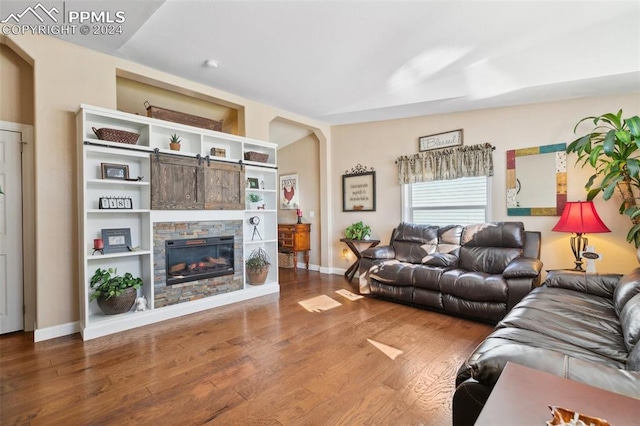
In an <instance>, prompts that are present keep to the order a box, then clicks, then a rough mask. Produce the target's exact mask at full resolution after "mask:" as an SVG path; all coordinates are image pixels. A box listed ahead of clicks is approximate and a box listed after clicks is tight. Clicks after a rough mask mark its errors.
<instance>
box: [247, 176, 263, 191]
mask: <svg viewBox="0 0 640 426" xmlns="http://www.w3.org/2000/svg"><path fill="white" fill-rule="evenodd" d="M247 188H251V189H260V184H259V183H258V178H247Z"/></svg>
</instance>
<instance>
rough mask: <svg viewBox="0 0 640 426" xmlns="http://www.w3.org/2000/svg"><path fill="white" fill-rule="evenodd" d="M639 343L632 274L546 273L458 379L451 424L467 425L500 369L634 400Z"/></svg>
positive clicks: (639, 307)
mask: <svg viewBox="0 0 640 426" xmlns="http://www.w3.org/2000/svg"><path fill="white" fill-rule="evenodd" d="M639 339H640V269H636V270H634V271H633V272H631V273H630V274H628V275H625V276H624V277H622V278H621V276H620V275H615V274H610V275H596V274H585V273H584V272H577V271H575V272H574V271H552V272H550V273H549V275H548V276H547V279H546V280H545V283H544V285H543V286H542V287H539V288H537V289H535V290H533V291H532V292H531V293H529V294H528V295H527V296H525V297H524V298H523V299H522V301H521V302H520V303H518V304H517V305H516V306H515V307H514V308H513V309H512V310H511V312H509V314H508V315H507V316H506V317H505V318H504V319H503V320H502V321H500V322H499V323H498V325H497V326H496V328H495V330H494V332H493V333H492V334H490V335H489V336H488V337H487V338H486V339H485V340H484V341H483V342H482V343H481V344H480V345H479V346H478V347H477V348H476V349H475V351H474V352H473V353H472V354H471V355H470V356H469V358H468V359H467V361H466V362H465V363H464V364H463V365H462V367H461V368H460V370H459V371H458V375H457V378H456V391H455V394H454V397H453V424H454V425H455V426H465V425H472V424H474V422H475V421H476V419H477V417H478V415H479V414H480V411H481V410H482V407H483V406H484V404H485V402H486V401H487V398H488V397H489V394H490V393H491V390H492V388H493V386H494V385H495V383H496V381H497V380H498V378H499V377H500V373H501V372H502V370H503V368H504V366H505V365H506V363H507V361H511V362H515V363H517V364H521V365H525V366H527V367H531V368H535V369H538V370H542V371H546V372H548V373H551V374H555V375H558V376H562V377H566V378H568V379H571V380H576V381H578V382H582V383H586V384H588V385H591V386H595V387H599V388H603V389H606V390H608V391H611V392H615V393H620V394H623V395H626V396H629V397H633V398H638V399H640V343H639ZM638 404H640V401H638ZM549 405H554V401H549Z"/></svg>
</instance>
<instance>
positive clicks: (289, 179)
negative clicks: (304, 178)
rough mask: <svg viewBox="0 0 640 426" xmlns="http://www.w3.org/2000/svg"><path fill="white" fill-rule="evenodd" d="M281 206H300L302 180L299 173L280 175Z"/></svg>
mask: <svg viewBox="0 0 640 426" xmlns="http://www.w3.org/2000/svg"><path fill="white" fill-rule="evenodd" d="M280 208H281V209H285V210H292V209H299V208H300V180H299V179H298V174H297V173H296V174H290V175H280Z"/></svg>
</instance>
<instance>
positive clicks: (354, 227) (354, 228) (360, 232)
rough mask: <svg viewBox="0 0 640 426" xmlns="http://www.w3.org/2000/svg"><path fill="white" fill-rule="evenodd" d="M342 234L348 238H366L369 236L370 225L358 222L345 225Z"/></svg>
mask: <svg viewBox="0 0 640 426" xmlns="http://www.w3.org/2000/svg"><path fill="white" fill-rule="evenodd" d="M344 236H345V237H347V238H348V239H350V240H368V239H369V237H370V236H371V227H370V226H369V225H365V224H363V223H362V221H360V222H356V223H352V224H351V225H349V226H347V229H345V231H344Z"/></svg>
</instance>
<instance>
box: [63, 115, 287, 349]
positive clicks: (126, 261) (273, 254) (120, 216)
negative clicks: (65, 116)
mask: <svg viewBox="0 0 640 426" xmlns="http://www.w3.org/2000/svg"><path fill="white" fill-rule="evenodd" d="M76 123H77V134H78V156H77V158H78V185H79V188H78V204H79V213H78V217H79V230H78V236H79V245H78V247H79V249H80V254H79V257H80V262H79V264H80V279H81V282H80V327H81V333H82V336H83V338H84V339H85V340H87V339H92V338H95V337H100V336H105V335H108V334H112V333H117V332H121V331H124V330H128V329H131V328H135V327H139V326H143V325H147V324H151V323H155V322H158V321H164V320H167V319H171V318H175V317H178V316H182V315H186V314H190V313H194V312H198V311H202V310H206V309H211V308H215V307H218V306H222V305H226V304H229V303H234V302H238V301H242V300H247V299H250V298H254V297H259V296H263V295H267V294H272V293H278V292H279V291H280V287H279V284H278V268H277V259H278V241H277V170H276V164H277V158H276V153H277V146H276V145H275V144H273V143H269V142H264V141H259V140H255V139H250V138H245V137H240V136H235V135H230V134H226V133H221V132H215V131H209V130H205V129H200V128H196V127H191V126H186V125H182V124H177V123H170V122H167V121H162V120H157V119H153V118H148V117H143V116H139V115H134V114H127V113H123V112H120V111H113V110H108V109H104V108H98V107H93V106H88V105H81V106H80V108H79V109H78V112H77V114H76ZM94 127H95V128H105V127H106V128H111V129H119V130H126V131H130V132H135V133H138V134H139V135H140V137H139V139H138V142H137V143H136V144H135V145H132V144H124V143H118V142H110V141H104V140H100V139H98V138H97V137H96V135H95V133H94V132H93V130H92V128H94ZM174 133H176V134H178V135H179V136H180V137H181V139H182V143H181V150H180V151H171V150H170V149H169V136H170V135H172V134H174ZM212 148H218V149H223V150H224V152H225V156H224V157H214V156H211V149H212ZM247 151H254V152H260V153H264V154H268V155H269V158H268V160H267V162H265V163H262V162H254V161H246V160H244V159H243V158H244V153H245V152H247ZM154 152H161V153H165V154H173V155H180V156H187V157H196V156H198V155H200V156H201V157H206V156H208V155H209V156H210V158H211V159H212V160H214V161H223V162H231V163H236V164H239V163H241V164H243V166H244V168H245V177H246V178H247V179H249V178H251V179H252V182H256V181H257V182H258V187H257V188H255V187H253V188H249V187H247V188H245V193H246V197H247V198H248V196H249V194H251V193H255V194H259V195H260V196H261V198H262V201H261V202H260V208H256V209H251V208H250V207H251V206H250V204H249V202H248V201H247V204H246V209H245V210H204V211H202V210H198V211H184V210H180V211H168V210H151V185H150V177H151V170H150V158H151V155H154ZM103 163H109V164H118V165H127V166H128V168H129V176H130V177H138V176H141V177H142V180H141V181H123V180H114V179H102V173H101V170H102V169H101V165H102V164H103ZM247 182H248V180H247ZM247 185H248V183H247ZM100 197H126V198H130V199H131V200H132V208H131V209H100V208H99V205H98V203H99V199H100ZM253 216H257V217H258V218H259V219H260V223H259V225H258V226H257V232H258V233H259V234H260V237H259V238H258V237H254V238H252V237H253V236H254V232H253V231H254V225H252V224H250V223H249V218H251V217H253ZM190 220H193V221H204V220H241V221H242V223H243V224H244V225H243V226H244V229H243V256H244V258H246V256H248V255H249V254H250V253H251V251H253V250H254V249H256V248H258V247H261V248H263V249H264V250H266V251H267V253H268V254H269V256H270V258H271V260H272V267H271V268H270V271H269V276H268V278H267V282H266V283H265V284H263V285H260V286H252V285H250V284H248V283H246V282H245V283H244V286H243V288H242V289H241V290H238V291H233V292H230V293H222V294H218V295H214V296H210V297H206V298H203V299H198V300H194V301H190V302H185V303H180V304H176V305H171V306H166V307H162V308H156V307H154V306H153V301H154V285H153V282H154V275H153V274H154V268H153V265H154V259H153V257H154V255H153V224H154V223H155V222H167V221H176V222H177V221H190ZM110 228H128V229H130V230H131V245H132V246H133V247H136V249H137V250H136V251H127V252H121V253H106V254H99V253H97V254H93V251H94V250H93V240H94V239H95V238H101V230H102V229H110ZM242 263H243V264H244V262H242ZM110 267H113V268H117V269H118V273H120V274H122V273H125V272H131V273H132V274H133V275H134V276H139V277H141V278H142V280H143V281H144V285H143V287H142V288H141V289H140V290H139V291H138V292H139V296H140V295H144V296H145V297H146V299H147V301H148V308H149V309H148V310H146V311H142V312H129V313H126V314H121V315H104V314H103V313H102V312H101V311H100V309H99V307H98V306H97V303H96V302H95V301H93V302H89V296H90V288H89V280H90V278H91V276H93V274H94V272H95V270H96V269H97V268H110ZM243 276H244V277H246V273H244V271H243Z"/></svg>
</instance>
